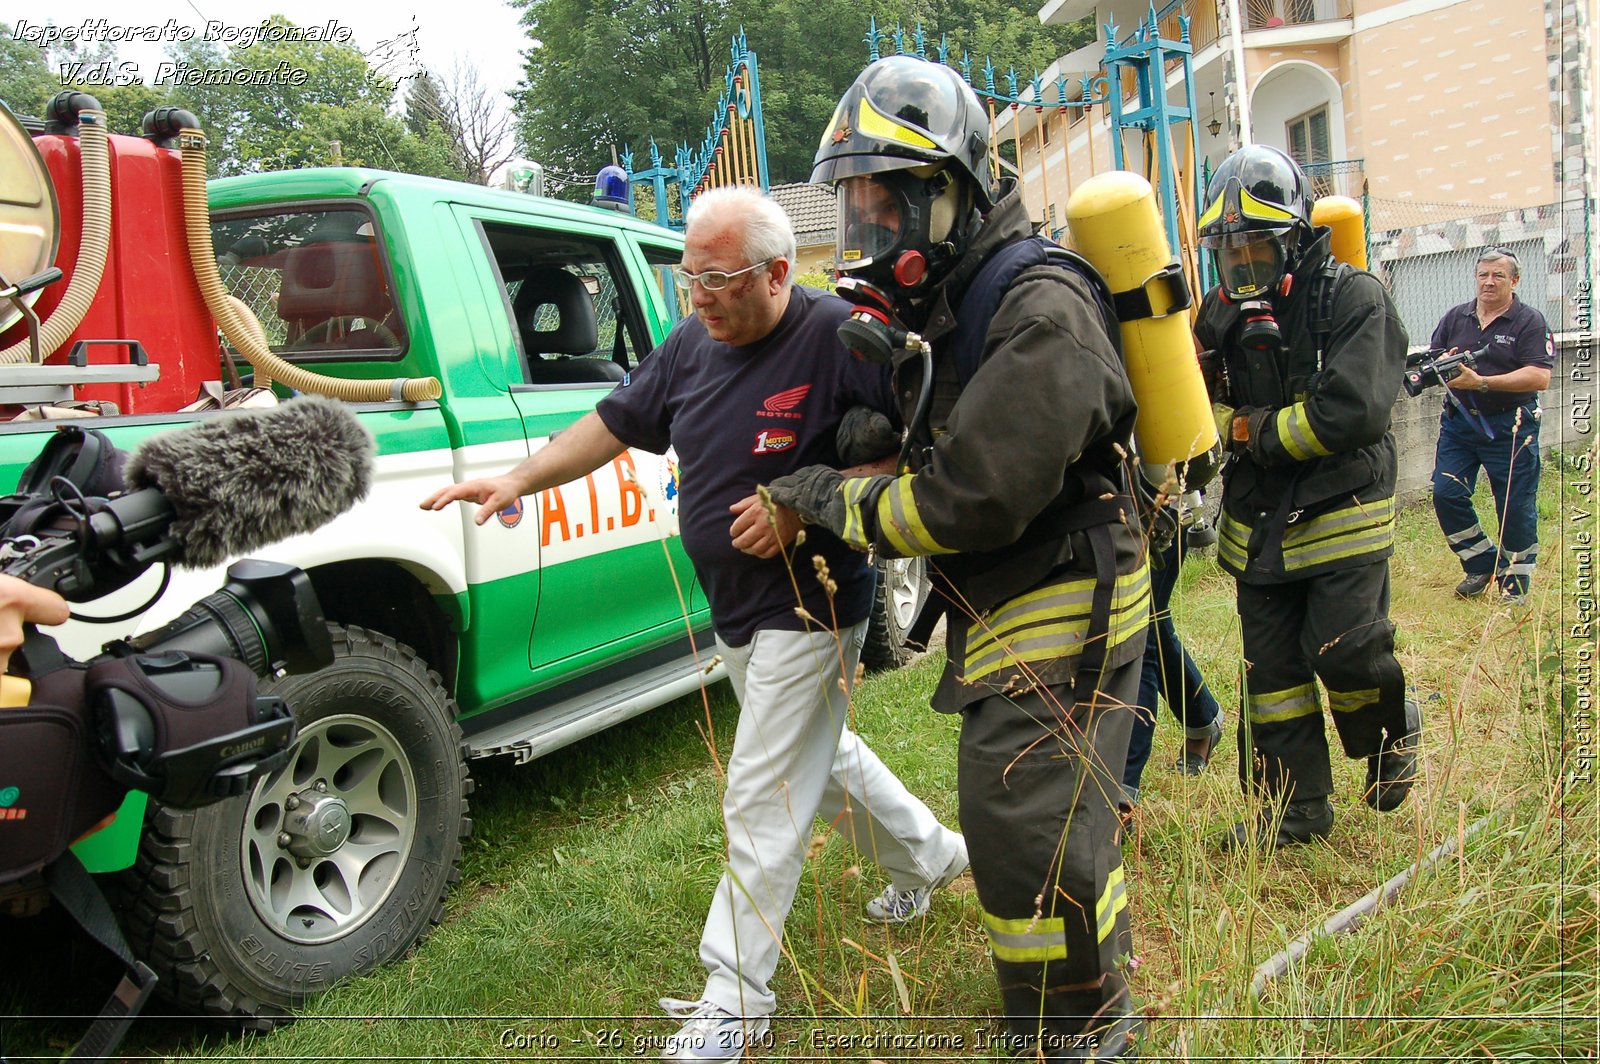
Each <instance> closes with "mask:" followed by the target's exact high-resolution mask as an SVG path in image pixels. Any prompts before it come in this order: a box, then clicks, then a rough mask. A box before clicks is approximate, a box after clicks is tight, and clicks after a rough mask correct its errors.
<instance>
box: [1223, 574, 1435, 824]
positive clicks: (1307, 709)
mask: <svg viewBox="0 0 1600 1064" xmlns="http://www.w3.org/2000/svg"><path fill="white" fill-rule="evenodd" d="M1238 589H1239V603H1238V609H1239V624H1240V628H1241V630H1242V634H1243V637H1244V648H1243V649H1244V660H1245V661H1246V663H1247V672H1246V679H1245V688H1246V696H1245V705H1244V709H1245V711H1244V712H1243V713H1241V714H1240V720H1239V778H1240V780H1241V781H1242V782H1243V783H1244V784H1245V787H1246V790H1247V791H1248V790H1249V789H1250V788H1251V786H1252V785H1254V786H1256V787H1259V788H1261V790H1262V791H1263V792H1264V793H1265V794H1266V795H1268V796H1273V797H1276V796H1279V795H1283V796H1284V797H1285V800H1286V801H1301V800H1304V799H1308V798H1321V797H1324V796H1326V795H1328V794H1331V793H1332V791H1333V779H1332V771H1331V769H1330V766H1329V764H1328V741H1327V737H1326V735H1325V734H1324V729H1323V722H1322V721H1323V715H1322V709H1321V702H1320V699H1319V696H1318V691H1317V688H1318V683H1317V681H1319V680H1320V681H1321V687H1322V689H1323V691H1325V692H1326V693H1327V699H1328V708H1329V710H1330V711H1331V715H1332V717H1333V725H1334V730H1335V731H1337V732H1338V735H1339V741H1340V744H1341V745H1342V746H1343V748H1344V752H1345V755H1346V756H1347V757H1352V758H1365V757H1368V756H1370V755H1372V754H1375V753H1377V752H1378V750H1379V747H1380V746H1381V745H1382V742H1383V737H1384V733H1385V730H1386V729H1387V730H1388V731H1390V732H1391V733H1392V734H1395V735H1399V734H1402V733H1403V732H1404V730H1405V674H1404V672H1403V671H1402V670H1401V668H1400V662H1399V661H1398V660H1397V659H1396V658H1395V656H1394V624H1393V623H1392V622H1391V621H1390V620H1389V616H1388V614H1389V563H1388V562H1387V561H1386V560H1385V561H1381V562H1373V563H1371V564H1369V565H1362V566H1357V567H1355V568H1352V569H1341V570H1338V571H1337V572H1332V573H1324V574H1323V575H1321V576H1315V577H1311V578H1310V579H1307V580H1297V581H1295V582H1293V583H1287V584H1244V583H1241V584H1239V585H1238Z"/></svg>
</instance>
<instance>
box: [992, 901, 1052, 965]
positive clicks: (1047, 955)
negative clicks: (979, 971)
mask: <svg viewBox="0 0 1600 1064" xmlns="http://www.w3.org/2000/svg"><path fill="white" fill-rule="evenodd" d="M983 930H984V931H985V932H986V933H987V934H988V936H989V948H990V949H992V950H994V955H995V956H996V957H998V958H1000V959H1001V960H1003V961H1010V962H1011V963H1012V964H1037V963H1039V962H1040V961H1059V960H1065V959H1066V956H1067V925H1066V922H1065V921H1064V920H1062V919H1061V918H1060V917H1059V916H1057V917H1039V918H1037V919H1035V918H1034V917H1031V916H1030V917H1025V918H1024V919H1021V920H1002V919H1001V918H1000V917H998V916H995V915H994V914H993V913H989V912H985V913H984V914H983Z"/></svg>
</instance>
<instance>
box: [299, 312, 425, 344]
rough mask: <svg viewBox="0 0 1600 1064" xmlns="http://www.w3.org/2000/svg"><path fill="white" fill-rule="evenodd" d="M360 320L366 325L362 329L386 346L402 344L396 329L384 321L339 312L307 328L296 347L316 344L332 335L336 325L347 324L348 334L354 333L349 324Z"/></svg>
mask: <svg viewBox="0 0 1600 1064" xmlns="http://www.w3.org/2000/svg"><path fill="white" fill-rule="evenodd" d="M358 321H359V322H361V323H362V324H363V325H364V326H365V327H366V328H365V329H363V330H361V331H362V332H370V333H371V334H372V335H373V336H375V337H377V338H378V339H379V340H380V341H382V343H383V346H384V347H396V348H397V347H399V346H400V337H399V336H397V335H395V332H394V330H393V329H391V328H389V327H388V326H387V325H385V324H383V322H381V321H378V320H377V319H375V318H369V317H366V316H365V315H361V314H337V315H335V316H334V317H331V318H329V319H328V320H327V321H322V322H318V323H317V324H315V325H313V326H312V327H311V328H309V329H307V330H306V331H305V334H304V335H302V336H301V337H300V339H298V340H296V341H295V342H294V347H296V348H301V347H312V346H315V345H316V344H318V343H320V342H322V341H323V340H326V339H328V338H329V337H330V336H332V335H333V330H334V328H335V327H336V326H345V327H346V329H347V334H349V335H353V334H350V333H348V329H349V326H351V325H354V324H355V323H356V322H358Z"/></svg>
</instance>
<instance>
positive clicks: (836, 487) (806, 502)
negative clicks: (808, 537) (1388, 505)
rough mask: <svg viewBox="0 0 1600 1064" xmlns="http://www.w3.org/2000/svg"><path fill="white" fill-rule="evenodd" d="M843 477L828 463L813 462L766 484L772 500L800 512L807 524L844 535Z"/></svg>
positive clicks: (801, 517)
mask: <svg viewBox="0 0 1600 1064" xmlns="http://www.w3.org/2000/svg"><path fill="white" fill-rule="evenodd" d="M843 485H844V476H843V474H841V473H840V472H839V471H838V470H837V469H830V468H829V467H827V466H825V465H810V466H806V467H804V468H803V469H797V470H795V471H794V472H793V473H790V474H788V475H787V476H781V477H779V478H778V479H777V480H774V481H773V482H772V483H771V484H768V485H767V493H768V494H769V495H771V496H772V501H773V502H779V503H782V504H783V505H785V506H787V507H788V508H789V509H791V510H793V511H794V512H795V513H797V514H799V515H800V519H801V520H803V521H804V522H805V523H806V524H808V525H821V526H822V527H823V528H826V529H827V530H828V531H830V532H832V533H833V534H834V535H837V536H842V535H843V534H844V518H845V505H844V492H842V491H841V490H840V488H841V487H842V486H843Z"/></svg>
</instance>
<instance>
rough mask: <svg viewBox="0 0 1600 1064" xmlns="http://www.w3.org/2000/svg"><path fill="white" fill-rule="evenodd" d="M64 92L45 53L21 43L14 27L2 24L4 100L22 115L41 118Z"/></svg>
mask: <svg viewBox="0 0 1600 1064" xmlns="http://www.w3.org/2000/svg"><path fill="white" fill-rule="evenodd" d="M60 89H61V83H60V82H59V81H57V80H56V79H55V78H54V77H52V76H51V72H50V63H49V59H48V57H47V56H46V55H45V53H44V50H43V49H42V48H40V47H39V46H38V45H37V44H34V43H33V42H31V41H19V40H17V39H16V37H14V36H12V33H11V25H10V24H9V23H6V22H0V100H3V101H4V102H5V104H6V106H8V107H10V108H11V110H12V111H14V112H16V113H18V114H31V115H37V114H39V113H40V112H41V111H43V110H44V105H45V103H46V101H48V100H49V99H50V97H51V96H53V95H55V94H56V93H57V92H59V91H60Z"/></svg>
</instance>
